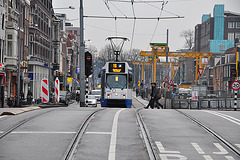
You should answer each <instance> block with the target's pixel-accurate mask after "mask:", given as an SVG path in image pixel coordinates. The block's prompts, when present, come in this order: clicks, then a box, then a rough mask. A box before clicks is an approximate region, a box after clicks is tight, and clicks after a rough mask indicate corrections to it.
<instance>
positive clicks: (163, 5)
mask: <svg viewBox="0 0 240 160" xmlns="http://www.w3.org/2000/svg"><path fill="white" fill-rule="evenodd" d="M167 2H168V1H167ZM167 2H166V3H165V2H163V3H162V7H161V9H160V13H159V17H161V16H162V11H163V8H164V7H165V5H166V4H167ZM158 24H159V19H158V21H157V24H156V26H155V29H154V31H153V34H152V37H151V40H150V42H149V43H151V42H152V40H153V38H154V35H155V33H156V31H157V28H158ZM148 48H149V45H148V47H147V50H148Z"/></svg>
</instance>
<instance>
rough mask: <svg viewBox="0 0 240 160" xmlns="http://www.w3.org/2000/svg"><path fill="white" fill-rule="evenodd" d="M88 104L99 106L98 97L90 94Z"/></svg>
mask: <svg viewBox="0 0 240 160" xmlns="http://www.w3.org/2000/svg"><path fill="white" fill-rule="evenodd" d="M88 105H91V106H94V107H97V99H96V97H95V95H88Z"/></svg>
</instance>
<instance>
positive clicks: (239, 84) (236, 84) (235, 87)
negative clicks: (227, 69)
mask: <svg viewBox="0 0 240 160" xmlns="http://www.w3.org/2000/svg"><path fill="white" fill-rule="evenodd" d="M231 88H232V89H233V90H235V91H237V90H239V89H240V82H239V81H233V82H232V84H231Z"/></svg>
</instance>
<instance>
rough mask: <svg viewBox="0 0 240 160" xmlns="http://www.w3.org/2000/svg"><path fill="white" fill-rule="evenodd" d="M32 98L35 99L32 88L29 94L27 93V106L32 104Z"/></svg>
mask: <svg viewBox="0 0 240 160" xmlns="http://www.w3.org/2000/svg"><path fill="white" fill-rule="evenodd" d="M32 98H33V94H32V92H31V90H30V88H28V93H27V104H32Z"/></svg>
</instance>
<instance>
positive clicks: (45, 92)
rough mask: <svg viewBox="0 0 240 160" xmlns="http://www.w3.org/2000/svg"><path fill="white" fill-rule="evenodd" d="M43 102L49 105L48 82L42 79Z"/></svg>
mask: <svg viewBox="0 0 240 160" xmlns="http://www.w3.org/2000/svg"><path fill="white" fill-rule="evenodd" d="M41 92H42V102H43V103H47V102H48V101H49V90H48V80H47V79H42V81H41Z"/></svg>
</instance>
